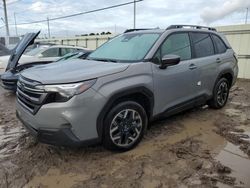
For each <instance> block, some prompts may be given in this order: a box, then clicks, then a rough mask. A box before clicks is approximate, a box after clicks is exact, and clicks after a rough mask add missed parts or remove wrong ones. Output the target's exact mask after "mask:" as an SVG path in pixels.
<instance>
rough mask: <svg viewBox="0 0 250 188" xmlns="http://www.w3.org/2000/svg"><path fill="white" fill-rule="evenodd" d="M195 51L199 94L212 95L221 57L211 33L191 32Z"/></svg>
mask: <svg viewBox="0 0 250 188" xmlns="http://www.w3.org/2000/svg"><path fill="white" fill-rule="evenodd" d="M190 34H191V39H192V44H193V52H194V63H195V64H196V65H197V66H198V69H197V70H198V71H197V72H198V82H199V84H198V85H199V87H198V88H197V89H198V93H199V95H208V96H211V95H212V91H213V87H214V82H215V80H216V75H217V71H218V69H217V67H218V63H220V59H218V56H217V55H216V53H215V47H214V44H213V41H212V38H211V35H210V33H207V32H191V33H190Z"/></svg>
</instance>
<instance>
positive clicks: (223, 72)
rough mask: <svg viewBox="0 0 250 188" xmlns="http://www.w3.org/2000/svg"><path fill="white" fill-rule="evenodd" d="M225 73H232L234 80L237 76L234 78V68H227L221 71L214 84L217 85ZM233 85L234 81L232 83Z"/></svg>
mask: <svg viewBox="0 0 250 188" xmlns="http://www.w3.org/2000/svg"><path fill="white" fill-rule="evenodd" d="M225 74H231V76H232V82H233V80H234V79H235V78H234V72H233V70H231V69H225V70H223V71H221V72H220V73H219V75H218V77H217V78H216V80H215V83H214V85H215V84H216V83H217V82H218V81H219V79H220V78H221V77H222V76H223V75H225ZM231 85H232V83H231Z"/></svg>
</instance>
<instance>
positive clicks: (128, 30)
mask: <svg viewBox="0 0 250 188" xmlns="http://www.w3.org/2000/svg"><path fill="white" fill-rule="evenodd" d="M152 29H159V27H157V28H139V29H127V30H126V31H124V33H129V32H133V31H143V30H152Z"/></svg>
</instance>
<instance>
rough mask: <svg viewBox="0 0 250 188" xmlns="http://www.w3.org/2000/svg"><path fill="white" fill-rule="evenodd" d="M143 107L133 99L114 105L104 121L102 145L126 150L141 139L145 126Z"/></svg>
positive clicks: (145, 116) (145, 118) (145, 119)
mask: <svg viewBox="0 0 250 188" xmlns="http://www.w3.org/2000/svg"><path fill="white" fill-rule="evenodd" d="M147 123H148V121H147V114H146V112H145V110H144V108H143V107H142V106H141V105H140V104H138V103H136V102H133V101H126V102H122V103H119V104H117V105H116V106H114V107H113V108H112V109H111V110H110V112H109V113H108V115H107V117H106V119H105V121H104V139H103V144H104V147H105V148H107V149H110V150H120V151H127V150H130V149H132V148H134V147H135V146H136V145H137V144H138V143H139V142H140V141H141V139H142V137H143V133H144V131H145V128H146V127H147Z"/></svg>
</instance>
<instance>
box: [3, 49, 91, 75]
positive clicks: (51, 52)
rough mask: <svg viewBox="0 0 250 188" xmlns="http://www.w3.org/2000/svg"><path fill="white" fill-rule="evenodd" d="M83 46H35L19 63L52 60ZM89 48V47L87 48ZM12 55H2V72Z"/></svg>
mask: <svg viewBox="0 0 250 188" xmlns="http://www.w3.org/2000/svg"><path fill="white" fill-rule="evenodd" d="M83 49H85V48H82V47H74V46H64V45H53V46H41V47H38V48H34V49H32V50H31V51H29V52H27V53H26V54H24V55H22V57H21V58H20V60H19V61H18V64H25V63H31V62H52V61H56V60H58V59H59V58H60V57H62V56H64V55H66V54H68V53H73V52H77V51H79V50H83ZM86 50H87V49H86ZM9 58H10V56H9V55H7V56H1V57H0V74H2V73H4V71H5V69H6V67H7V64H8V61H9Z"/></svg>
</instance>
